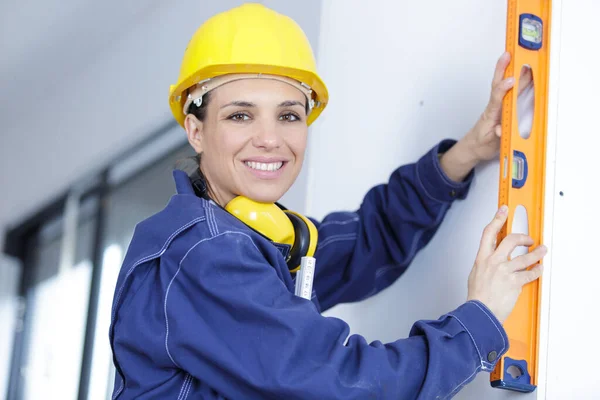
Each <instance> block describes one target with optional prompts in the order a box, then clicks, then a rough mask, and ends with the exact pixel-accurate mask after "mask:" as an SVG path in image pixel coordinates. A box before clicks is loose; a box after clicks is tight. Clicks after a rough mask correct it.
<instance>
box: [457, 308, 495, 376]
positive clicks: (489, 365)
mask: <svg viewBox="0 0 600 400" xmlns="http://www.w3.org/2000/svg"><path fill="white" fill-rule="evenodd" d="M448 315H451V316H452V317H454V318H456V320H457V321H458V323H459V324H461V325H462V327H463V328H464V329H465V331H467V333H468V334H469V337H470V338H471V341H472V342H473V346H475V350H477V355H478V356H479V362H480V363H481V365H482V366H483V367H485V368H488V369H491V366H492V364H490V363H488V362H486V361H485V360H484V359H483V356H482V355H481V351H479V347H478V346H477V342H476V341H475V338H474V337H473V335H472V334H471V332H470V331H469V330H468V329H467V327H466V325H465V324H463V322H462V321H461V320H460V318H458V317H457V316H456V315H454V314H448ZM485 368H484V369H485Z"/></svg>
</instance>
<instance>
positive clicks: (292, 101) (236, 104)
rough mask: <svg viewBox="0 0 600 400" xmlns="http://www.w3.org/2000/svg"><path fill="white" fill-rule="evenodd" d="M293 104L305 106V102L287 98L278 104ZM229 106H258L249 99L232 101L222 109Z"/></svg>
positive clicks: (282, 105)
mask: <svg viewBox="0 0 600 400" xmlns="http://www.w3.org/2000/svg"><path fill="white" fill-rule="evenodd" d="M292 106H300V107H302V108H304V107H305V105H304V103H302V102H300V101H296V100H286V101H284V102H282V103H280V104H279V105H278V107H280V108H281V107H292ZM227 107H248V108H252V107H256V104H254V103H250V102H249V101H232V102H231V103H227V104H225V105H224V106H221V109H223V108H227Z"/></svg>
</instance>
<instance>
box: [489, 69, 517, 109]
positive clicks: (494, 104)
mask: <svg viewBox="0 0 600 400" xmlns="http://www.w3.org/2000/svg"><path fill="white" fill-rule="evenodd" d="M514 84H515V79H514V78H512V77H511V78H507V79H505V80H503V81H501V82H500V83H498V85H497V86H495V87H494V89H493V90H492V94H491V97H490V103H489V106H488V107H489V108H490V109H491V110H494V111H495V110H500V109H501V108H502V100H503V99H504V96H506V93H507V92H508V91H509V90H510V89H511V88H512V87H513V86H514Z"/></svg>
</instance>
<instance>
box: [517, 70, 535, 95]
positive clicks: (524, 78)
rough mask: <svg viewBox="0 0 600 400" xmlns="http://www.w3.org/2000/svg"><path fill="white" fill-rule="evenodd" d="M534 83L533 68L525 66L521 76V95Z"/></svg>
mask: <svg viewBox="0 0 600 400" xmlns="http://www.w3.org/2000/svg"><path fill="white" fill-rule="evenodd" d="M532 83H533V73H532V72H531V68H529V66H527V65H525V66H523V68H521V76H520V78H519V94H518V95H520V94H521V93H523V92H524V91H525V90H526V89H527V88H528V87H530V86H531V84H532Z"/></svg>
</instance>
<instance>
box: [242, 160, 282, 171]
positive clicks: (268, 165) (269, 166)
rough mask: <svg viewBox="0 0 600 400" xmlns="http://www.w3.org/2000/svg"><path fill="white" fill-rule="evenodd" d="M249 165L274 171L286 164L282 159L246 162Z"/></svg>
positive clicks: (262, 169) (255, 168)
mask: <svg viewBox="0 0 600 400" xmlns="http://www.w3.org/2000/svg"><path fill="white" fill-rule="evenodd" d="M244 164H246V166H247V167H249V168H251V169H254V170H256V171H266V172H274V171H278V170H279V169H281V167H282V166H283V165H284V164H285V163H284V162H282V161H279V162H273V163H262V162H256V161H246V162H244Z"/></svg>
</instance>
